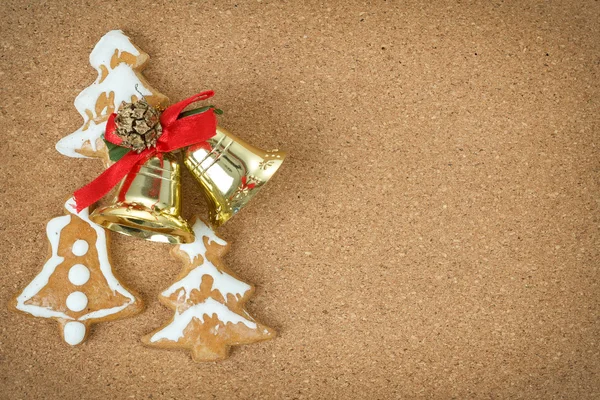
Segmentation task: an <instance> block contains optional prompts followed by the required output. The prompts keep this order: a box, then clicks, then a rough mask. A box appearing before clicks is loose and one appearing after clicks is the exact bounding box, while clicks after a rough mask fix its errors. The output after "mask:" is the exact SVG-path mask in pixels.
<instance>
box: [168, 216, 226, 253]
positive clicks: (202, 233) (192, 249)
mask: <svg viewBox="0 0 600 400" xmlns="http://www.w3.org/2000/svg"><path fill="white" fill-rule="evenodd" d="M192 229H193V230H194V235H195V236H196V239H195V240H194V241H193V242H192V243H187V244H180V245H179V250H181V251H183V252H184V253H186V254H187V255H188V256H189V257H190V262H194V260H195V258H196V257H198V256H203V257H204V255H205V254H206V246H205V245H204V237H206V238H207V239H208V243H209V244H210V243H211V242H215V243H217V244H220V245H221V246H225V245H227V242H226V241H224V240H223V239H221V238H220V237H218V236H217V235H215V233H214V232H213V230H212V229H210V228H209V227H208V226H206V224H204V223H203V222H202V221H200V220H197V221H196V223H195V224H194V226H193V227H192Z"/></svg>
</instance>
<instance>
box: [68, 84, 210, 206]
mask: <svg viewBox="0 0 600 400" xmlns="http://www.w3.org/2000/svg"><path fill="white" fill-rule="evenodd" d="M214 94H215V93H214V92H213V91H212V90H208V91H206V92H202V93H198V94H197V95H194V96H192V97H190V98H189V99H186V100H182V101H180V102H179V103H176V104H173V105H172V106H169V107H167V108H166V109H165V111H164V112H163V113H162V114H161V115H160V124H161V126H162V135H160V137H159V138H158V140H157V142H156V147H153V148H149V149H146V150H144V151H142V152H141V153H136V152H135V151H130V152H129V153H127V154H125V155H124V156H123V158H121V159H120V160H119V161H117V162H116V163H114V164H113V165H111V166H110V167H109V168H108V169H106V170H105V171H104V172H103V173H101V174H100V175H99V176H98V177H97V178H96V179H94V180H93V181H92V182H90V183H88V184H87V185H85V186H84V187H82V188H80V189H78V190H77V191H75V195H74V197H75V202H76V204H77V206H76V209H77V212H80V211H81V210H83V209H84V208H86V207H89V206H90V205H92V204H93V203H95V202H96V201H98V200H100V199H101V198H102V197H103V196H104V195H105V194H107V193H108V192H110V190H111V189H112V188H113V187H115V186H116V185H117V184H118V183H119V182H120V181H121V180H122V179H123V178H125V176H127V175H128V174H129V173H130V172H132V171H133V172H134V171H135V170H136V168H138V166H141V165H142V164H143V163H145V162H146V161H147V160H148V159H150V158H151V157H153V156H155V155H156V154H159V155H160V154H161V153H169V152H171V151H175V150H177V149H181V148H183V147H187V146H191V145H193V144H197V143H201V142H204V141H206V140H208V139H210V138H211V137H213V136H214V135H215V134H216V130H217V119H216V117H215V114H214V112H213V110H212V108H211V109H209V110H207V111H206V112H203V113H200V114H194V115H190V116H188V117H185V118H181V119H177V117H178V116H179V114H180V113H181V112H182V111H183V109H184V108H186V107H187V106H188V105H190V104H192V103H195V102H197V101H202V100H206V99H208V98H211V97H212V96H213V95H214ZM115 116H116V114H111V116H110V117H109V118H108V121H107V122H106V133H105V135H104V138H105V139H106V140H107V141H109V142H111V143H113V144H116V145H119V144H121V141H122V140H121V138H119V137H118V136H117V135H115V133H114V132H115V129H116V124H115Z"/></svg>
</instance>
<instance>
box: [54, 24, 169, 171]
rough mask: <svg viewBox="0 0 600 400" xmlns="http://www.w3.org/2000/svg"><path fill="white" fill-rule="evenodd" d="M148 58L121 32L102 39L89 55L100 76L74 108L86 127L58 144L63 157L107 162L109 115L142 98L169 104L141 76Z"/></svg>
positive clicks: (77, 99) (115, 32)
mask: <svg viewBox="0 0 600 400" xmlns="http://www.w3.org/2000/svg"><path fill="white" fill-rule="evenodd" d="M149 59H150V57H149V56H148V54H146V53H144V52H143V51H142V50H140V49H139V48H138V47H137V46H136V45H134V44H133V43H132V42H131V40H130V39H129V37H127V36H126V35H125V34H124V33H123V32H122V31H120V30H114V31H110V32H108V33H107V34H106V35H104V36H103V37H102V38H101V39H100V41H99V42H98V43H97V44H96V46H95V47H94V50H92V52H91V54H90V64H91V65H92V67H94V68H95V69H96V70H97V71H98V77H97V78H96V80H95V81H94V83H93V84H92V85H90V86H88V87H87V88H85V89H84V90H83V91H82V92H81V93H80V94H79V95H78V96H77V98H75V108H76V109H77V111H79V114H81V116H82V117H83V120H84V124H83V125H82V126H81V128H79V129H77V130H76V131H75V132H73V133H71V134H70V135H68V136H66V137H64V138H62V139H61V140H60V141H59V142H58V143H57V144H56V149H57V150H58V151H59V152H60V153H61V154H63V155H65V156H68V157H78V158H81V157H93V158H102V159H104V161H105V163H108V156H107V148H106V146H105V144H104V141H103V140H102V135H103V134H104V131H105V129H106V121H107V120H108V118H109V116H110V115H111V114H112V113H114V112H115V111H116V110H117V109H118V108H119V107H120V106H121V104H122V103H134V102H136V101H137V100H140V99H141V98H142V97H143V98H144V100H145V101H147V102H148V103H149V104H150V105H152V106H154V107H165V106H167V105H168V102H169V101H168V99H167V97H166V96H164V95H163V94H161V93H160V92H158V91H157V90H156V89H154V88H152V87H151V86H150V85H149V84H148V82H147V81H146V79H145V78H144V76H143V75H142V71H143V70H144V68H145V67H146V64H147V63H148V60H149Z"/></svg>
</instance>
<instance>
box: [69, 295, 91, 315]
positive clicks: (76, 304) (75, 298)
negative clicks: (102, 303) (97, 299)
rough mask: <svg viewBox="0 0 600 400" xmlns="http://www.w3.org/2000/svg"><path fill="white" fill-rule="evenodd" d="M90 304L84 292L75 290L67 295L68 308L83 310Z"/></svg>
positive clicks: (77, 310) (76, 310)
mask: <svg viewBox="0 0 600 400" xmlns="http://www.w3.org/2000/svg"><path fill="white" fill-rule="evenodd" d="M87 304H88V298H87V296H86V295H85V293H83V292H73V293H71V294H70V295H69V297H67V308H68V309H69V310H71V311H75V312H79V311H83V310H84V309H85V308H86V307H87Z"/></svg>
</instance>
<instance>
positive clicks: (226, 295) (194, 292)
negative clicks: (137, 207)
mask: <svg viewBox="0 0 600 400" xmlns="http://www.w3.org/2000/svg"><path fill="white" fill-rule="evenodd" d="M193 229H194V233H195V235H196V240H195V241H194V242H193V243H189V244H181V245H178V246H176V247H175V248H174V249H173V251H172V254H173V255H174V256H175V257H177V258H179V259H180V260H182V261H183V263H184V265H185V266H184V269H183V271H182V272H181V274H180V275H179V277H178V278H177V282H175V283H174V284H172V285H171V286H170V287H169V288H167V289H166V290H165V291H163V292H162V293H161V295H160V296H159V298H160V301H161V302H162V303H163V304H165V305H166V306H168V307H170V308H172V309H174V310H175V315H174V317H173V319H172V320H171V321H170V322H169V323H168V324H167V325H165V326H163V327H162V328H160V329H158V330H156V331H154V332H152V333H150V334H148V335H146V336H144V337H143V338H142V342H143V343H144V344H146V345H149V346H156V347H160V348H169V349H189V350H191V351H192V358H193V359H194V361H217V360H222V359H225V358H227V356H228V353H229V347H230V346H233V345H240V344H248V343H253V342H258V341H261V340H267V339H271V338H273V337H275V331H273V330H272V329H270V328H268V327H266V326H264V325H261V324H259V323H258V322H256V321H255V320H254V319H253V318H252V317H251V316H250V314H248V312H247V311H246V310H245V309H244V304H245V303H246V301H248V299H249V298H250V297H251V296H252V293H253V292H254V288H253V287H252V286H251V285H249V284H247V283H245V282H242V281H241V280H239V279H237V278H236V277H235V276H234V274H233V273H232V272H231V271H230V270H228V268H227V267H226V266H225V265H224V264H223V263H222V261H221V257H222V256H223V255H224V254H225V252H226V251H227V249H228V247H229V246H228V244H227V243H226V242H225V241H224V240H223V239H221V238H219V237H218V236H216V235H215V233H214V232H213V231H212V230H211V229H210V228H209V227H208V226H207V225H206V224H204V223H203V222H202V221H201V220H200V219H196V222H195V223H194V226H193Z"/></svg>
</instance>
